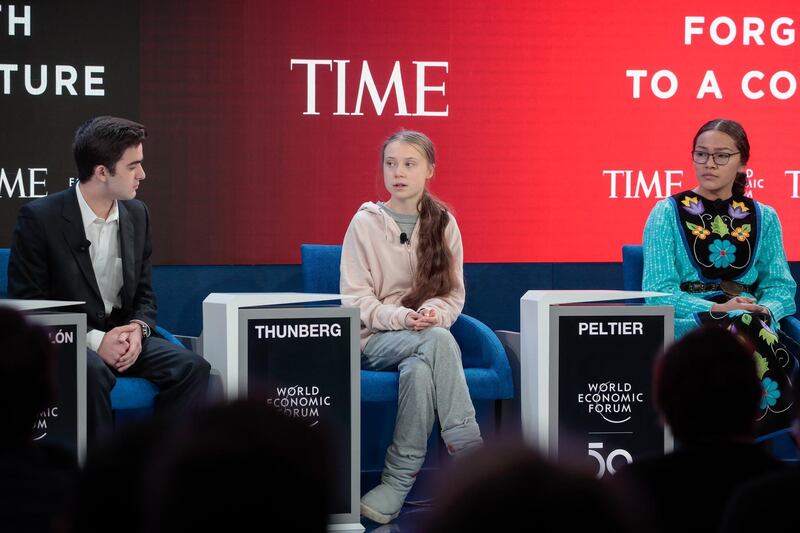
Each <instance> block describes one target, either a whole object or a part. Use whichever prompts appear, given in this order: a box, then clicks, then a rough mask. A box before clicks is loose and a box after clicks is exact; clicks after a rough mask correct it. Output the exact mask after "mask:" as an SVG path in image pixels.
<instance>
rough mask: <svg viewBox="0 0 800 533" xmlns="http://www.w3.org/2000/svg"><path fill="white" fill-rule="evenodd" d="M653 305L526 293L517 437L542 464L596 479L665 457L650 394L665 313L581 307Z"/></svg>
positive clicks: (616, 295)
mask: <svg viewBox="0 0 800 533" xmlns="http://www.w3.org/2000/svg"><path fill="white" fill-rule="evenodd" d="M653 295H656V294H655V293H645V292H633V291H529V292H528V293H527V294H526V295H525V296H523V298H522V300H521V307H520V311H521V359H520V374H521V378H520V382H521V383H520V387H521V396H522V399H521V408H522V427H523V433H524V435H525V437H526V439H527V440H528V441H529V442H531V443H532V444H534V445H535V446H536V447H537V448H539V449H540V450H541V451H542V452H543V453H544V454H545V455H546V456H548V457H550V458H553V459H557V458H559V457H560V456H564V457H562V458H567V457H566V456H568V458H569V459H570V460H573V459H574V458H577V459H578V460H581V461H584V460H585V461H587V464H589V465H594V466H595V467H596V468H597V473H598V476H602V475H604V474H605V473H606V472H612V473H613V472H614V471H615V470H616V468H617V467H618V466H620V464H622V462H629V461H631V460H632V459H633V458H635V457H637V456H640V455H642V454H647V453H652V452H658V451H663V450H668V449H671V446H672V441H671V438H670V436H669V435H668V434H665V432H664V430H663V429H662V428H661V427H660V426H659V425H658V418H657V415H656V413H655V411H654V409H653V407H652V397H651V394H650V387H651V369H652V362H653V358H654V357H655V355H656V354H657V353H658V351H659V350H660V349H662V348H663V347H664V346H665V345H666V343H668V342H671V341H672V338H673V331H674V321H673V310H672V308H671V307H654V306H642V305H607V304H606V305H584V304H582V302H592V301H603V300H605V301H610V300H622V299H632V298H641V297H646V296H653ZM578 303H581V305H565V304H578Z"/></svg>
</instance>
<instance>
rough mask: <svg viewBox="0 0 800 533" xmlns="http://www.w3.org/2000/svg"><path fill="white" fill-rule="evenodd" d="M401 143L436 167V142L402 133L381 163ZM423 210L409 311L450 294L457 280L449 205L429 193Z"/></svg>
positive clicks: (407, 304) (414, 133) (422, 201)
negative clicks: (448, 236)
mask: <svg viewBox="0 0 800 533" xmlns="http://www.w3.org/2000/svg"><path fill="white" fill-rule="evenodd" d="M395 141H400V142H404V143H406V144H410V145H411V146H413V147H414V148H416V149H417V150H419V152H420V153H421V154H422V155H423V156H425V159H427V160H428V164H429V165H431V166H433V165H435V164H436V151H435V150H434V147H433V142H432V141H431V140H430V139H429V138H428V136H427V135H425V134H424V133H420V132H418V131H408V130H402V131H398V132H397V133H395V134H393V135H392V136H391V137H389V138H388V139H386V141H384V143H383V147H382V148H381V163H383V158H384V157H385V155H384V154H385V153H386V147H387V146H388V145H389V144H391V143H393V142H395ZM417 209H418V210H419V221H418V222H417V223H418V224H419V232H418V234H417V239H418V242H417V271H416V273H415V274H414V279H413V281H412V284H411V291H410V292H409V293H408V294H406V295H405V297H404V298H403V301H402V302H401V303H402V304H403V305H404V306H405V307H409V308H411V309H417V308H419V306H420V305H422V304H423V303H424V302H425V300H428V299H429V298H434V297H436V296H443V295H445V294H448V293H450V292H451V291H452V290H453V288H454V287H455V279H454V276H453V254H452V253H451V252H450V248H449V247H448V246H447V243H446V242H445V239H444V232H445V228H447V224H448V222H449V221H450V214H449V212H450V210H449V208H448V207H447V205H446V204H445V203H444V202H442V201H441V200H439V199H438V198H436V197H435V196H434V195H432V194H431V193H430V192H428V190H427V189H425V191H424V192H423V193H422V197H421V198H420V200H419V203H418V204H417Z"/></svg>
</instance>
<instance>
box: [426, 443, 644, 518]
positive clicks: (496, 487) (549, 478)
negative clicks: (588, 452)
mask: <svg viewBox="0 0 800 533" xmlns="http://www.w3.org/2000/svg"><path fill="white" fill-rule="evenodd" d="M464 461H469V465H468V468H464V465H463V464H461V465H460V468H451V469H448V470H446V471H445V472H443V473H442V474H441V476H440V485H441V486H442V487H441V489H440V492H439V494H440V499H439V500H438V501H437V502H436V505H435V507H434V508H433V510H432V511H431V512H430V514H429V516H428V517H427V519H425V521H424V524H423V526H422V528H421V531H423V532H425V533H450V532H452V533H461V532H463V531H517V530H519V529H525V526H524V524H530V525H531V527H533V525H534V524H553V525H554V526H553V527H557V528H558V529H560V530H564V531H581V530H587V531H588V530H591V531H593V532H608V533H611V532H615V533H620V532H626V531H632V526H631V522H630V519H629V518H628V517H627V516H626V515H625V514H624V513H623V511H622V509H623V507H622V506H621V505H620V502H618V501H617V499H616V498H615V495H614V494H613V493H612V491H610V490H609V488H608V487H605V486H603V485H602V484H601V482H600V481H598V480H596V479H594V478H593V477H590V476H589V475H585V474H583V473H579V472H572V471H568V470H566V469H564V468H562V467H559V466H556V465H553V464H551V463H549V462H547V461H545V460H544V459H543V458H542V457H541V456H540V455H539V454H538V453H537V452H535V451H534V450H532V449H530V448H528V447H527V446H525V445H523V444H521V443H514V442H505V443H502V444H494V445H487V446H486V447H484V448H483V449H481V450H478V451H476V452H474V453H473V454H471V455H470V456H469V457H467V458H465V459H464Z"/></svg>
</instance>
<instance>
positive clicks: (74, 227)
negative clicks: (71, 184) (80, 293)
mask: <svg viewBox="0 0 800 533" xmlns="http://www.w3.org/2000/svg"><path fill="white" fill-rule="evenodd" d="M62 214H63V216H64V220H65V224H64V239H65V240H66V242H67V247H68V248H69V251H70V253H71V254H72V257H74V258H75V262H76V263H78V267H80V269H81V272H82V273H83V277H84V278H86V283H87V284H88V285H89V287H90V288H91V290H92V291H93V292H94V294H95V296H97V298H99V299H100V301H101V302H102V301H103V297H102V296H101V295H100V288H99V287H98V286H97V277H96V276H95V275H94V268H93V267H92V258H91V256H90V255H89V253H88V252H87V251H85V250H82V249H81V248H82V246H83V242H84V241H86V231H84V229H83V219H82V218H81V208H80V206H79V205H78V196H77V193H76V192H75V189H74V188H73V189H71V190H70V191H69V193H68V194H67V195H66V196H65V197H64V210H63V212H62Z"/></svg>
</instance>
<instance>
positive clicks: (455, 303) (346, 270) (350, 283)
mask: <svg viewBox="0 0 800 533" xmlns="http://www.w3.org/2000/svg"><path fill="white" fill-rule="evenodd" d="M449 216H450V221H449V222H448V224H447V227H446V228H445V232H444V233H445V243H446V245H447V246H449V247H450V251H451V253H452V254H453V261H454V266H455V279H456V287H455V289H454V290H453V291H452V292H451V293H450V294H448V295H446V296H438V297H436V298H430V299H429V300H426V301H425V302H424V303H423V304H422V305H421V306H420V307H419V309H415V310H414V311H419V310H420V309H433V310H435V311H436V316H438V317H439V326H441V327H445V328H449V327H450V326H451V325H452V324H453V322H455V321H456V319H457V318H458V315H459V314H461V310H462V309H463V308H464V250H463V248H462V247H461V232H460V231H459V230H458V224H457V223H456V219H455V217H453V214H452V213H449ZM418 233H419V223H417V225H416V226H414V232H413V233H412V234H411V238H410V239H409V241H410V242H409V243H406V244H401V243H400V227H399V226H398V225H397V223H396V222H395V221H394V220H393V219H392V218H391V217H390V216H389V215H387V214H386V213H385V212H384V211H383V210H382V209H381V208H380V207H379V206H378V205H377V204H375V203H373V202H366V203H365V204H363V205H362V206H361V207H360V208H359V209H358V211H356V214H355V215H354V216H353V220H351V221H350V226H349V227H348V228H347V233H346V234H345V236H344V243H343V245H342V264H341V278H340V283H339V288H340V291H341V293H342V294H344V295H347V296H352V297H353V298H350V299H346V300H344V301H343V303H344V304H345V305H357V306H358V307H359V308H360V309H361V349H362V350H363V349H364V346H366V344H367V341H368V340H369V338H370V337H371V336H372V334H373V333H375V332H377V331H394V330H403V329H406V325H405V321H406V315H408V313H410V312H411V311H412V309H409V308H408V307H403V306H402V304H401V303H400V302H401V300H402V299H403V297H404V296H405V295H406V294H408V292H409V291H410V290H411V283H412V280H413V278H414V272H415V271H416V268H417V242H418V241H419V239H418Z"/></svg>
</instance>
